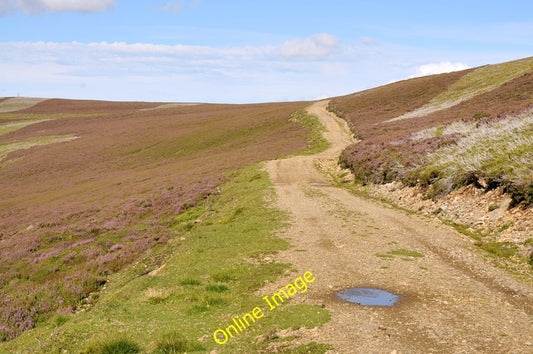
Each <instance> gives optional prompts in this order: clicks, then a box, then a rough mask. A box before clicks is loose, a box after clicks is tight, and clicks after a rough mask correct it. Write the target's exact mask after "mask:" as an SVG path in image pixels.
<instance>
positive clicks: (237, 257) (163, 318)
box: [0, 165, 330, 353]
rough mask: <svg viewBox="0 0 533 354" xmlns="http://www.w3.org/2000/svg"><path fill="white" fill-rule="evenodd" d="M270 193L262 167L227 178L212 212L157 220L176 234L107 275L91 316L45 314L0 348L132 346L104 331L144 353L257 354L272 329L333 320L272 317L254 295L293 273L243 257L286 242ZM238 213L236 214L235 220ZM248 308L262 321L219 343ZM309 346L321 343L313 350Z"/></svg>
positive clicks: (286, 312)
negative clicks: (257, 310)
mask: <svg viewBox="0 0 533 354" xmlns="http://www.w3.org/2000/svg"><path fill="white" fill-rule="evenodd" d="M273 193H274V191H273V189H272V186H271V184H270V182H269V180H268V177H267V175H266V173H265V172H263V171H261V167H260V166H258V165H253V166H249V167H246V168H243V169H241V170H239V171H238V172H235V173H233V174H231V175H230V176H229V177H228V182H227V183H225V184H224V185H223V186H221V194H220V195H218V196H216V197H215V198H214V199H213V202H212V205H211V206H210V208H208V209H206V208H205V207H204V206H201V207H196V208H193V209H189V210H188V211H187V212H185V213H184V214H181V215H179V216H177V217H175V216H174V217H169V218H167V219H166V220H162V221H161V222H162V223H165V224H166V225H167V226H168V227H170V228H171V229H173V230H174V231H177V232H179V234H178V236H176V237H175V238H174V239H171V240H170V241H169V243H168V244H167V245H166V246H165V247H161V248H159V249H156V250H154V251H153V252H152V254H151V255H149V256H147V258H145V259H142V260H139V262H137V263H136V264H135V265H133V266H131V267H129V268H127V269H125V270H123V271H120V272H119V273H116V274H114V275H112V276H110V279H109V282H108V283H107V285H106V289H105V290H103V291H102V292H101V293H100V294H99V300H98V301H97V302H96V303H95V304H94V305H92V307H91V308H90V310H89V311H85V312H81V313H78V314H75V315H69V316H68V320H67V321H64V319H57V318H55V319H54V318H51V319H50V320H48V321H42V322H39V324H38V325H37V328H35V329H33V330H30V331H27V332H25V333H23V334H22V335H21V336H20V337H18V338H16V339H15V340H13V341H11V342H6V343H2V344H0V352H14V351H17V350H24V351H30V352H31V351H34V352H62V351H63V350H68V351H71V352H80V351H84V350H85V351H86V352H103V351H98V350H101V348H103V347H104V345H105V346H107V345H110V346H112V347H113V348H119V347H121V348H122V347H128V346H127V345H125V344H124V346H122V344H120V343H119V344H120V345H119V344H117V341H116V340H115V341H114V342H112V343H109V342H108V340H109V339H108V338H109V333H113V334H114V335H116V336H117V338H119V339H121V340H126V342H127V343H129V344H133V345H132V348H135V345H138V347H139V348H140V350H141V351H142V352H157V351H159V352H165V350H170V351H166V352H179V351H180V350H183V348H186V350H188V351H193V350H197V349H196V348H200V346H201V347H202V348H203V349H202V351H203V350H204V349H205V351H207V352H209V351H211V350H213V349H216V350H217V351H219V352H220V353H225V352H227V353H233V352H237V351H241V352H257V351H258V350H261V349H264V347H265V346H266V345H268V343H264V342H257V341H256V340H255V337H257V336H264V335H265V334H267V333H268V332H269V331H270V330H271V329H272V328H277V329H284V328H289V327H293V328H299V327H302V326H306V327H309V328H311V327H315V326H320V325H321V324H323V323H324V322H326V321H328V320H329V318H330V315H329V312H328V311H327V310H325V309H322V308H320V307H317V306H311V305H306V304H297V305H292V304H291V303H290V301H288V302H285V303H284V304H283V305H281V306H280V307H279V308H276V309H274V310H273V311H269V310H268V308H267V307H264V301H263V300H262V299H261V297H262V296H260V295H255V294H256V292H257V291H258V290H259V289H261V288H262V287H263V285H264V284H265V283H266V282H267V281H268V282H273V281H274V280H275V279H276V278H278V277H279V276H280V275H282V274H285V273H286V272H290V269H291V268H290V265H289V264H282V263H275V262H273V263H267V262H255V261H254V262H251V261H249V260H256V259H261V257H264V256H265V255H270V254H273V253H275V252H277V251H278V250H284V249H287V248H288V246H289V245H288V243H287V242H286V241H284V240H282V239H280V238H279V237H277V236H275V231H276V230H279V229H280V228H282V227H284V225H285V223H286V222H287V220H288V219H287V215H285V214H283V213H282V212H280V211H279V210H277V209H274V208H271V207H269V206H268V205H267V204H266V202H265V198H266V196H267V195H268V196H269V197H270V199H272V198H273V197H274V196H273ZM239 208H241V210H242V211H241V212H240V213H239V215H238V216H235V215H234V212H235V210H238V209H239ZM198 219H200V220H202V222H199V223H194V225H193V226H192V227H190V225H191V221H192V220H198ZM228 219H231V221H229V222H227V221H228ZM158 259H163V260H164V264H165V267H163V268H161V269H160V270H159V272H158V273H157V275H155V276H152V275H148V270H150V269H153V268H154V266H153V264H154V261H156V260H158ZM219 260H223V261H219ZM309 270H310V271H313V269H309ZM300 271H301V272H302V273H303V272H304V271H307V269H305V270H300ZM291 274H293V273H291ZM296 276H297V275H295V277H296ZM213 282H216V283H213ZM310 286H311V287H312V284H310ZM298 296H306V294H298ZM254 307H263V308H264V310H265V316H264V317H263V318H261V319H258V320H257V322H256V323H253V325H252V326H250V327H248V328H246V329H245V330H244V331H243V332H242V333H240V334H239V335H237V336H235V337H234V338H232V339H231V340H229V341H228V343H226V344H225V345H219V344H217V343H215V341H214V340H213V332H214V331H215V330H216V329H219V328H225V327H227V326H228V325H229V324H230V321H231V318H232V317H234V316H237V315H239V316H240V315H243V314H245V313H248V312H250V311H251V310H252V309H253V308H254ZM169 333H170V334H169ZM201 338H203V340H202V341H201V342H199V341H198V339H201ZM127 343H126V344H127ZM169 348H170V349H169ZM180 348H181V349H180ZM191 348H192V349H191ZM309 348H314V349H317V350H318V349H320V350H322V349H323V348H325V347H323V346H322V345H319V344H317V345H314V344H313V345H311V344H310V345H309ZM314 349H313V350H314ZM95 350H96V351H95ZM117 350H118V349H117ZM121 350H122V349H121ZM172 350H173V351H172ZM117 352H118V351H117Z"/></svg>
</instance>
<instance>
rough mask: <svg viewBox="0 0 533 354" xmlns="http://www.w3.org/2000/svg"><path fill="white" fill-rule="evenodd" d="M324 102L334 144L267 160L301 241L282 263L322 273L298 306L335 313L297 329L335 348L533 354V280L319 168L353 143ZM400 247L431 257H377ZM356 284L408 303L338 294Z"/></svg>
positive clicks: (291, 236)
mask: <svg viewBox="0 0 533 354" xmlns="http://www.w3.org/2000/svg"><path fill="white" fill-rule="evenodd" d="M326 103H327V102H318V103H316V104H314V105H312V106H311V107H309V108H308V111H309V112H311V113H314V114H317V115H318V116H319V117H320V119H321V120H322V121H323V122H324V124H325V125H326V127H327V129H328V132H327V133H326V134H325V136H326V138H327V139H328V140H329V141H330V142H331V143H332V147H331V148H330V149H328V150H327V151H325V152H323V153H320V154H317V155H313V156H297V157H293V158H290V159H285V160H275V161H270V162H269V163H268V164H267V170H268V172H269V174H270V176H271V179H272V181H273V183H274V184H275V186H276V192H277V195H278V201H277V205H278V207H279V208H281V209H283V210H286V211H289V212H290V214H291V215H292V220H291V226H290V227H289V228H288V229H286V230H284V231H283V233H282V235H281V236H282V237H283V238H285V239H287V240H288V241H289V242H290V243H291V244H292V245H293V246H294V247H293V248H292V249H291V250H289V251H285V252H280V253H279V254H278V256H277V259H278V260H279V261H281V262H291V263H292V264H294V266H295V267H296V268H298V270H299V271H301V272H304V271H308V270H309V271H312V272H313V273H314V274H315V275H316V281H315V282H314V283H312V284H311V285H310V287H309V291H308V292H307V293H305V294H303V295H301V296H299V297H297V298H294V299H292V300H291V302H297V301H300V302H306V303H310V304H316V305H325V307H326V308H327V309H328V310H329V311H330V312H331V314H332V319H331V321H330V322H328V323H326V324H325V325H324V326H322V327H321V328H318V329H308V330H303V331H299V333H300V334H301V335H302V337H301V338H300V339H299V340H300V341H302V342H309V341H317V342H321V343H329V344H332V345H333V346H334V347H335V349H334V350H333V351H332V352H337V353H391V352H394V351H396V352H397V353H406V352H411V353H413V352H414V353H433V352H435V353H476V352H480V353H533V287H532V286H531V283H529V284H528V283H522V282H520V281H518V280H516V279H515V278H513V277H512V276H511V275H509V273H507V272H506V271H504V270H501V269H497V268H494V267H493V266H491V265H490V264H489V263H488V262H487V261H486V260H484V258H483V256H482V255H480V254H479V253H478V252H477V251H475V249H474V248H473V245H472V240H470V239H468V238H467V237H466V236H463V235H461V234H459V233H457V232H455V231H454V230H453V229H451V228H450V227H447V226H445V225H443V224H442V223H440V222H439V221H438V220H433V219H428V218H424V217H421V216H416V215H409V214H407V213H406V212H402V211H399V210H396V209H393V208H391V207H390V206H388V205H385V204H380V203H377V202H374V201H371V200H368V199H365V198H360V197H357V196H354V195H353V194H351V193H350V192H348V191H347V190H345V189H342V188H337V187H333V186H332V185H331V183H330V181H329V178H328V177H326V176H325V175H323V174H322V173H320V172H318V170H317V168H316V165H319V166H322V167H323V168H324V167H325V168H334V167H333V166H335V162H336V161H337V158H338V155H339V153H340V151H342V149H343V148H344V147H345V146H346V145H347V144H349V143H350V138H349V136H348V130H347V128H346V126H345V123H344V122H342V121H341V120H340V119H338V118H336V117H333V116H332V115H331V114H330V113H328V112H326V111H325V109H324V107H325V105H326ZM397 249H407V250H413V251H417V252H419V253H421V254H423V255H424V257H420V258H413V257H405V256H394V257H393V258H386V257H378V256H376V254H385V253H387V252H389V251H392V250H397ZM303 250H305V251H303ZM291 277H292V275H291V276H288V277H286V278H283V279H280V280H279V281H278V282H276V283H275V284H272V285H271V286H269V287H267V288H265V289H263V291H262V292H264V293H265V294H268V293H271V292H272V291H275V290H277V289H279V288H281V287H283V286H284V285H286V284H287V283H288V282H289V281H292V280H293V279H292V278H291ZM352 287H375V288H380V289H384V290H387V291H390V292H392V293H394V294H399V295H401V296H402V299H401V301H400V302H399V304H398V305H396V306H394V307H363V306H360V305H354V304H350V303H345V302H341V301H339V300H338V299H337V298H336V296H335V294H336V292H337V291H339V290H342V289H346V288H352Z"/></svg>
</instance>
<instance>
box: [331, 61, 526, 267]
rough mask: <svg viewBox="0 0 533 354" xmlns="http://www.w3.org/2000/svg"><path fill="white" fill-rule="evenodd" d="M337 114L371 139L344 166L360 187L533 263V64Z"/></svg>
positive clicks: (345, 101)
mask: <svg viewBox="0 0 533 354" xmlns="http://www.w3.org/2000/svg"><path fill="white" fill-rule="evenodd" d="M329 110H330V111H332V112H335V113H337V114H338V115H340V116H342V117H344V118H345V119H346V120H347V121H348V122H349V124H350V126H351V128H352V130H353V131H354V133H355V134H356V135H357V136H358V137H359V138H360V139H361V141H360V142H358V143H356V144H352V145H351V146H349V147H348V148H346V149H345V150H344V151H343V152H342V154H341V157H340V161H341V163H342V164H343V165H344V166H345V167H347V168H349V169H350V170H351V171H352V172H353V174H354V176H355V179H356V180H357V181H358V182H359V183H362V184H373V186H371V187H370V188H371V189H373V190H379V191H380V193H381V194H382V195H385V196H386V197H387V198H389V199H392V200H394V201H395V202H396V203H398V204H400V205H402V206H405V207H408V208H410V209H412V210H415V211H420V210H423V211H424V212H426V213H428V214H437V215H439V216H442V217H443V218H445V219H447V220H451V221H452V222H456V223H461V224H464V225H465V227H464V228H465V229H467V228H468V229H469V231H468V233H470V234H472V235H473V233H472V232H474V233H475V234H476V235H475V236H474V237H475V238H476V239H477V240H478V241H479V244H480V245H481V246H482V247H485V248H490V247H492V245H496V246H495V247H496V249H500V248H504V249H508V250H509V252H508V254H513V255H514V254H515V253H516V254H519V255H520V256H517V257H518V259H524V258H525V259H526V260H527V257H530V260H529V261H530V262H532V261H533V256H531V255H530V253H531V251H530V246H529V243H530V242H531V239H533V234H532V232H533V231H532V227H533V225H532V224H531V222H530V220H531V218H532V216H533V214H532V213H531V205H532V204H533V138H532V137H533V58H526V59H522V60H517V61H513V62H508V63H502V64H497V65H488V66H483V67H480V68H475V69H469V70H464V71H459V72H453V73H448V74H441V75H434V76H427V77H421V78H415V79H411V80H406V81H401V82H397V83H393V84H390V85H386V86H383V87H378V88H375V89H371V90H367V91H363V92H359V93H356V94H352V95H348V96H343V97H337V98H334V99H332V100H331V102H330V104H329ZM376 184H377V185H384V184H386V186H385V187H377V186H376ZM408 187H411V188H408ZM463 192H464V193H463ZM383 193H384V194H383ZM450 193H451V194H450ZM413 196H414V197H413ZM506 198H508V199H509V201H507V200H506ZM429 199H432V200H433V203H430V202H429V201H425V200H429ZM508 207H510V208H513V207H514V209H512V210H511V209H508ZM498 209H500V210H498ZM502 232H503V233H502ZM486 236H491V237H486ZM481 237H486V238H484V239H483V241H482V240H481ZM508 241H513V242H512V243H509V242H508ZM488 245H489V246H488ZM517 247H519V248H520V249H521V251H520V252H517V251H516V248H517ZM495 253H496V254H497V253H499V251H497V250H495Z"/></svg>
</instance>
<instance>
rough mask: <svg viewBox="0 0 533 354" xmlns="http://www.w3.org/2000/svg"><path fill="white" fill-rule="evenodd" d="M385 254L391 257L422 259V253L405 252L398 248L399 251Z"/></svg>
mask: <svg viewBox="0 0 533 354" xmlns="http://www.w3.org/2000/svg"><path fill="white" fill-rule="evenodd" d="M387 253H388V254H391V255H393V256H406V257H414V258H421V257H424V255H423V254H422V253H419V252H417V251H411V250H406V249H404V248H400V249H397V250H393V251H389V252H387Z"/></svg>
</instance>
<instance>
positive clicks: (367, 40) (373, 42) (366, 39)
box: [359, 37, 378, 45]
mask: <svg viewBox="0 0 533 354" xmlns="http://www.w3.org/2000/svg"><path fill="white" fill-rule="evenodd" d="M359 40H360V41H361V42H363V44H366V45H376V44H378V42H377V41H376V40H375V39H374V38H370V37H359Z"/></svg>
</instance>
